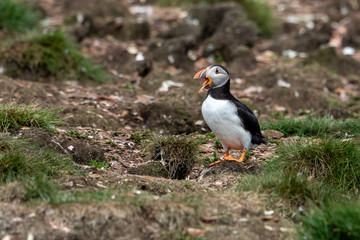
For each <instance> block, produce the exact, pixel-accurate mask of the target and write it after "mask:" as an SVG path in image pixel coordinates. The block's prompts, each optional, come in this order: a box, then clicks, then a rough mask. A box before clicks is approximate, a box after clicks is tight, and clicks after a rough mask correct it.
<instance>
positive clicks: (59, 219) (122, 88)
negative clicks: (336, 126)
mask: <svg viewBox="0 0 360 240" xmlns="http://www.w3.org/2000/svg"><path fill="white" fill-rule="evenodd" d="M34 2H36V3H37V4H38V5H39V7H40V8H41V9H42V11H43V12H44V14H45V16H46V17H47V18H48V19H49V23H48V25H47V26H46V27H45V28H46V29H52V28H54V27H57V26H59V25H62V26H65V29H66V30H67V31H69V32H70V33H72V34H73V35H74V36H75V37H76V39H77V40H78V41H79V43H80V44H81V46H82V51H83V53H84V54H85V55H86V56H88V57H92V58H93V59H94V60H95V62H97V63H101V64H103V65H104V67H105V68H106V69H107V71H108V72H109V74H111V75H112V76H113V77H114V78H115V79H116V80H115V81H114V82H111V83H106V84H103V85H100V86H91V85H81V84H79V83H78V82H75V81H72V80H71V79H65V81H63V82H59V83H51V84H50V83H42V82H32V81H28V80H27V79H12V78H9V77H6V76H3V75H0V85H1V88H0V103H2V104H13V103H18V104H19V103H21V104H30V103H32V104H34V103H35V104H39V105H41V106H43V107H49V108H58V109H59V112H60V117H61V118H63V119H64V120H65V122H66V123H65V125H64V126H61V127H59V128H58V129H57V133H56V134H50V133H48V132H46V131H45V132H44V131H43V130H39V129H28V128H24V129H21V130H20V131H19V132H17V133H15V134H16V136H20V137H22V138H26V139H29V140H30V141H33V142H34V143H36V144H38V145H40V146H41V147H44V148H50V149H53V150H55V151H57V152H59V153H61V154H65V155H71V156H72V157H73V159H74V162H75V163H76V164H77V165H78V166H79V167H81V168H85V169H86V170H87V171H88V173H87V175H86V176H83V177H75V176H64V177H63V178H62V179H61V180H58V183H59V184H60V186H61V187H62V188H63V189H64V191H72V190H81V191H86V190H91V189H96V190H103V189H105V190H106V189H110V188H111V189H116V190H117V191H120V192H121V194H120V195H121V199H119V200H117V196H114V199H113V200H114V201H100V202H96V203H95V202H91V201H89V202H84V203H77V202H71V201H69V202H67V203H63V204H60V205H50V204H45V203H41V204H33V205H27V204H24V202H23V194H24V191H23V189H21V187H20V186H19V185H17V183H13V185H11V184H9V185H6V186H4V187H2V188H1V189H0V193H1V195H2V196H1V197H0V239H2V240H5V239H6V240H8V239H11V240H12V239H249V240H250V239H259V240H260V239H274V240H275V239H276V240H278V239H296V233H295V232H296V230H295V229H294V224H293V223H292V222H291V221H290V220H289V219H288V218H287V216H283V215H282V214H281V213H276V212H275V213H271V214H269V211H267V210H271V209H268V208H267V206H268V205H267V204H268V202H267V199H265V198H264V197H263V196H261V195H260V194H256V193H252V192H239V191H237V190H236V186H237V184H239V183H240V182H241V181H242V178H243V177H244V175H246V174H261V172H262V170H263V168H262V165H261V164H262V163H264V162H265V161H266V160H267V159H269V158H271V157H272V156H273V154H274V151H275V149H276V142H277V141H286V139H283V138H282V136H281V133H278V132H267V133H265V134H266V135H267V136H268V137H269V139H268V143H267V144H262V145H260V146H258V147H256V148H254V149H252V150H251V151H250V152H251V154H250V155H249V156H248V158H247V160H246V161H245V162H244V163H241V164H238V163H235V162H223V163H219V164H218V165H215V166H214V167H209V166H208V163H205V164H204V161H203V160H204V159H205V158H209V159H213V157H214V155H213V153H214V151H215V152H216V153H217V156H218V157H220V158H221V157H223V156H224V151H223V150H222V149H218V148H217V147H216V143H215V142H214V140H213V139H208V140H207V141H205V142H204V143H202V144H201V145H200V154H201V158H202V159H201V160H200V161H199V162H198V163H196V164H195V166H194V168H193V169H192V171H191V172H190V174H189V175H188V176H187V177H186V178H185V180H173V179H168V178H164V177H165V176H164V175H161V174H162V173H163V172H162V171H159V174H153V172H152V174H146V171H145V173H144V172H143V171H137V170H134V169H137V168H139V167H140V166H144V165H145V166H146V164H149V159H148V158H146V157H145V156H146V148H147V146H146V145H143V144H141V142H139V141H137V140H136V139H134V138H133V137H132V136H133V134H134V131H135V130H136V129H140V130H151V131H155V132H157V133H158V134H163V133H170V134H184V133H185V134H190V133H191V134H193V135H191V136H192V137H193V138H194V139H197V138H199V137H204V136H205V134H206V133H208V132H209V129H208V128H207V126H206V124H205V122H204V121H203V119H202V116H201V114H200V112H201V111H200V108H201V102H202V101H203V99H204V98H205V95H200V94H198V90H199V89H200V88H201V84H202V82H201V81H200V82H199V81H198V80H193V79H192V76H193V75H194V74H195V73H196V71H197V70H199V69H201V68H204V67H206V66H207V65H209V64H212V63H215V62H216V61H217V62H218V63H221V64H223V65H225V66H226V67H227V68H228V70H229V72H230V75H231V77H232V85H231V91H232V93H233V95H234V96H236V97H237V98H239V99H241V100H242V101H244V102H245V103H246V104H247V105H248V106H249V107H250V108H251V109H253V110H254V112H255V113H256V114H257V116H258V118H259V119H260V121H261V120H266V119H268V118H269V117H271V116H272V115H274V114H275V113H284V114H289V115H290V114H297V113H299V112H301V111H314V112H318V113H324V112H329V113H330V114H331V113H334V114H336V113H339V112H341V113H344V112H347V111H352V112H355V113H359V110H360V103H359V99H360V84H359V83H360V78H359V76H358V72H356V71H358V70H359V68H358V66H359V64H360V63H359V61H360V52H359V51H358V49H359V48H360V41H359V32H360V31H359V29H358V27H359V26H360V25H359V24H357V25H356V24H355V23H357V22H359V18H358V15H356V14H359V6H357V7H356V6H355V5H354V4H353V2H354V1H341V2H342V5H338V1H335V0H326V1H297V0H290V1H289V0H287V1H285V0H267V2H268V3H269V5H270V6H271V7H272V9H273V10H274V15H275V16H277V17H278V21H279V28H278V30H277V33H276V34H275V35H274V37H273V38H272V39H263V38H261V37H259V36H258V34H257V33H258V29H257V28H256V26H255V24H254V23H252V22H251V21H249V20H248V19H246V15H245V14H244V13H243V10H242V8H241V7H239V6H236V7H233V6H232V5H227V4H222V5H220V6H217V7H216V8H214V9H213V10H211V11H212V14H214V16H217V17H218V18H217V19H222V20H221V21H219V24H218V25H219V26H227V25H228V21H229V19H228V18H227V17H226V16H224V12H227V13H229V16H230V15H231V16H237V17H239V19H242V21H239V22H234V23H232V25H231V26H232V27H233V28H234V29H235V28H236V29H238V30H239V31H240V32H241V33H244V32H249V33H250V35H249V36H248V38H246V39H242V40H241V41H240V40H239V42H236V46H233V45H232V44H229V45H226V46H224V44H221V41H222V38H221V36H222V34H226V33H224V32H223V30H222V29H221V28H217V24H216V23H213V24H212V25H211V24H209V23H210V22H209V21H207V17H208V16H207V14H206V13H207V12H206V11H205V10H204V9H195V10H194V9H193V10H191V9H181V8H178V7H159V6H157V5H155V4H154V1H146V0H145V1H120V2H121V4H120V3H119V4H117V3H118V2H119V1H115V0H107V1H105V2H104V3H102V4H101V7H100V8H98V7H94V6H95V5H94V3H95V2H96V3H97V1H90V2H89V1H88V0H76V1H67V0H62V1H53V0H36V1H34ZM96 6H98V3H97V4H96ZM344 8H347V10H348V12H347V13H345V15H342V14H343V13H341V11H344V10H341V9H344ZM207 10H208V11H210V10H209V9H207ZM204 11H205V13H204ZM80 13H81V14H85V15H86V18H85V19H89V21H90V22H91V25H90V26H89V25H88V24H85V23H82V22H80V23H79V22H76V23H72V22H71V21H67V20H69V19H71V18H72V17H74V16H76V14H80ZM194 14H195V17H196V16H198V17H199V18H200V19H196V18H195V17H194ZM196 14H198V15H196ZM210 17H212V16H211V15H210ZM346 17H348V19H347V21H349V22H347V21H345V20H346V19H345V18H346ZM212 19H215V18H212ZM344 19H345V20H344ZM65 22H66V24H65ZM334 23H336V24H337V25H336V24H334ZM339 26H343V27H345V28H346V29H347V35H345V36H341V35H340V36H339V34H338V30H339ZM133 29H142V30H141V31H140V32H141V33H142V34H139V35H137V34H136V31H134V32H133V31H132V30H133ZM184 29H185V30H184ZM187 29H191V31H190V30H187ZM238 33H239V32H238ZM238 33H237V34H238ZM229 34H230V33H229ZM233 34H234V35H229V36H227V38H226V39H225V40H226V41H230V40H229V39H231V38H232V37H239V36H238V35H236V34H235V33H233ZM219 36H220V37H219ZM225 40H224V41H225ZM339 41H340V43H338V42H339ZM329 46H331V47H332V53H331V54H332V55H331V57H332V58H336V61H335V63H336V64H340V65H341V64H345V63H346V64H347V65H348V64H350V65H351V66H349V68H348V69H350V70H349V71H352V72H345V73H344V72H341V71H339V69H337V68H334V66H333V65H332V64H334V62H327V61H322V59H324V58H321V59H320V60H318V59H319V58H317V57H318V56H319V54H320V55H321V54H322V52H321V51H324V50H323V49H324V48H328V47H329ZM344 47H352V48H354V49H355V53H354V54H353V55H350V56H344V55H343V49H344ZM290 50H291V51H290ZM219 53H223V54H224V56H222V55H221V56H220V55H219ZM235 53H236V54H235ZM238 56H242V57H241V58H240V57H238ZM309 59H310V60H311V61H309ZM325 59H326V58H325ZM349 59H350V60H349ZM244 66H245V67H244ZM340 115H341V114H340ZM70 133H73V134H70ZM82 136H83V137H82ZM84 136H86V137H84ZM237 155H239V153H237V152H234V156H237ZM93 159H98V160H101V161H105V162H106V163H108V164H109V168H108V169H96V168H95V167H91V166H89V161H90V160H93ZM150 162H151V161H150ZM150 164H152V163H150ZM149 175H151V176H149Z"/></svg>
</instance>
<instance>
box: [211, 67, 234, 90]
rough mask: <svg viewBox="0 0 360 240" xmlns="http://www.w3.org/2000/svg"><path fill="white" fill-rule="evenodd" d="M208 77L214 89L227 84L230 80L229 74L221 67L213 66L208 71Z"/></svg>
mask: <svg viewBox="0 0 360 240" xmlns="http://www.w3.org/2000/svg"><path fill="white" fill-rule="evenodd" d="M207 76H208V77H209V78H210V79H211V81H212V84H211V87H212V88H218V87H221V86H223V85H225V84H226V82H227V81H229V80H230V76H229V74H228V73H227V72H226V71H225V70H224V69H223V68H222V67H219V66H212V67H211V68H209V69H208V72H207Z"/></svg>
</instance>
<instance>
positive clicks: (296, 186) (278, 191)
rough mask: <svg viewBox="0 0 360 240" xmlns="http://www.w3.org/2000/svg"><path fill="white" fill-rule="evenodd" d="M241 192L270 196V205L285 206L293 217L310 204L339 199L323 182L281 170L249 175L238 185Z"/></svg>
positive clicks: (285, 209)
mask: <svg viewBox="0 0 360 240" xmlns="http://www.w3.org/2000/svg"><path fill="white" fill-rule="evenodd" d="M237 190H239V191H258V192H261V193H265V194H268V195H269V196H270V197H269V201H270V203H272V204H274V205H275V206H278V205H281V206H284V202H285V206H286V207H284V208H283V210H284V211H285V213H286V214H289V213H290V214H289V215H291V216H292V217H296V215H293V210H295V211H296V212H297V211H298V209H299V207H302V208H303V209H305V208H306V207H308V206H309V205H310V204H316V205H320V204H321V203H323V202H326V201H328V200H329V199H330V197H332V198H333V199H334V198H338V196H337V194H334V193H333V191H332V189H330V187H328V186H327V185H325V184H322V182H315V181H312V180H310V179H307V177H306V176H305V175H304V174H301V173H299V172H288V173H284V172H282V171H281V170H279V169H278V170H275V169H272V170H270V169H269V166H268V169H266V171H265V172H264V173H263V174H262V175H247V176H246V178H244V180H243V182H242V183H241V184H239V185H238V188H237Z"/></svg>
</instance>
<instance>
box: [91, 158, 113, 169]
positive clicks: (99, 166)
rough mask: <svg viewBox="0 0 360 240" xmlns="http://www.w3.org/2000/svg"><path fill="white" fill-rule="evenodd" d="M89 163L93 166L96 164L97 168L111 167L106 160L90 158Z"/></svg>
mask: <svg viewBox="0 0 360 240" xmlns="http://www.w3.org/2000/svg"><path fill="white" fill-rule="evenodd" d="M89 164H90V165H91V166H94V167H96V168H103V169H105V170H106V169H108V168H109V164H108V163H106V162H99V161H97V160H90V162H89Z"/></svg>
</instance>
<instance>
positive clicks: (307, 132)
mask: <svg viewBox="0 0 360 240" xmlns="http://www.w3.org/2000/svg"><path fill="white" fill-rule="evenodd" d="M261 127H262V129H264V130H265V129H272V130H277V131H280V132H282V133H284V135H285V137H289V136H300V137H314V136H316V137H324V136H335V137H353V136H357V135H359V134H360V121H358V119H345V120H344V119H334V118H332V117H330V116H325V117H307V118H303V119H300V118H296V117H291V118H284V117H282V118H279V119H275V120H271V121H268V122H265V123H262V125H261Z"/></svg>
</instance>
